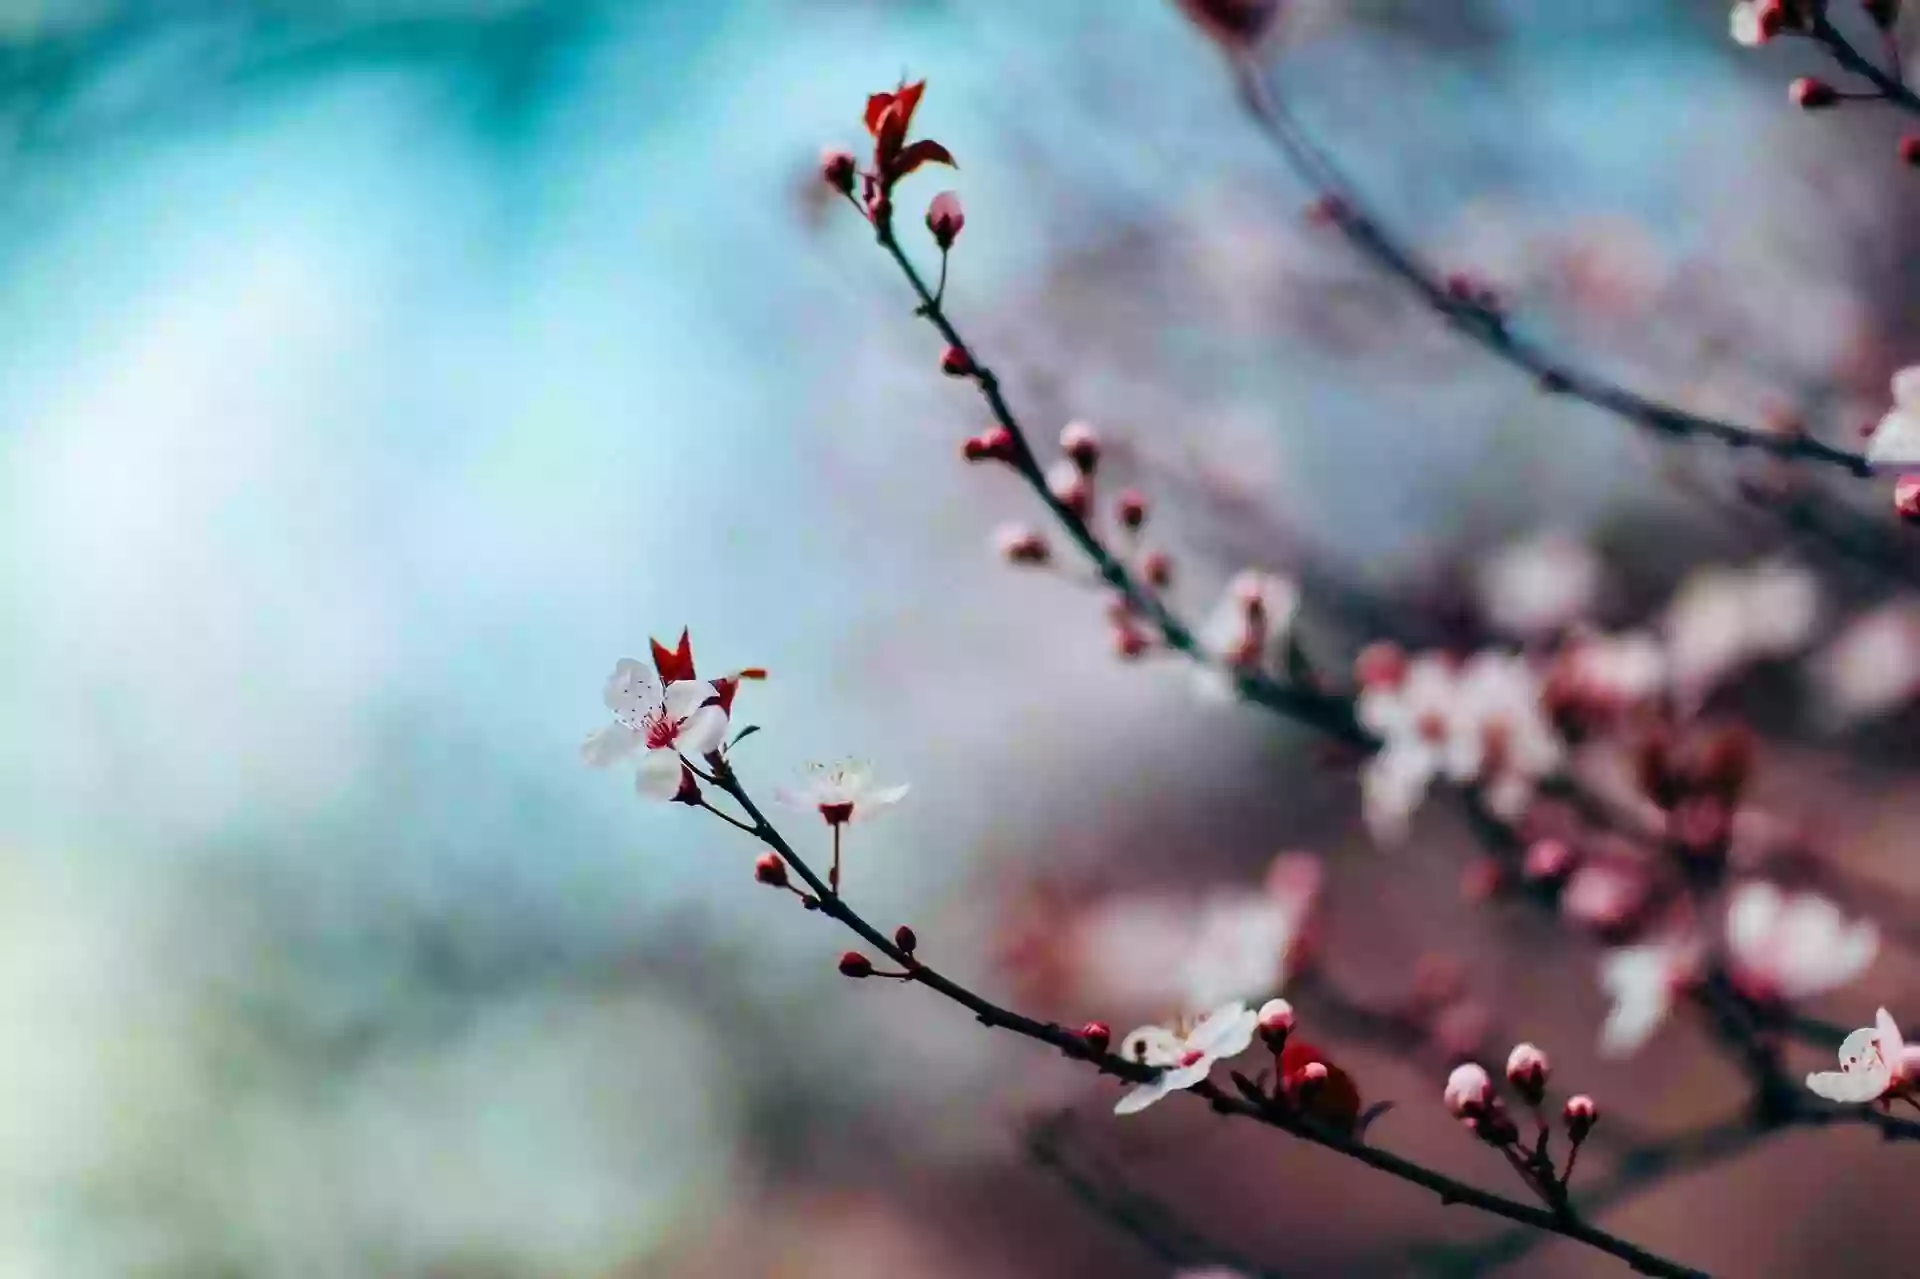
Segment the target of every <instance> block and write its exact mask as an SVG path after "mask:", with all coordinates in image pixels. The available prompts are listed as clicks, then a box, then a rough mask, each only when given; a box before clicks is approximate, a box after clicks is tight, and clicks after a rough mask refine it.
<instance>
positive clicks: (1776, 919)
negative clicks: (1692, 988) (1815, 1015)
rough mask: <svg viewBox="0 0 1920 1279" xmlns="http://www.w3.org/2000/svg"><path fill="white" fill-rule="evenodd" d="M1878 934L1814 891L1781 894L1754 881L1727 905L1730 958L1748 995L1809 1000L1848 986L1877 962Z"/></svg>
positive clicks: (1738, 979)
mask: <svg viewBox="0 0 1920 1279" xmlns="http://www.w3.org/2000/svg"><path fill="white" fill-rule="evenodd" d="M1879 949H1880V933H1879V930H1878V929H1876V928H1875V927H1874V926H1873V924H1872V923H1871V922H1868V921H1865V920H1862V921H1857V922H1856V921H1850V920H1848V919H1847V918H1846V916H1845V915H1843V914H1841V912H1840V908H1839V907H1838V906H1836V905H1834V904H1833V903H1832V902H1830V901H1828V900H1827V899H1826V898H1824V897H1821V896H1818V895H1817V894H1814V893H1795V894H1792V895H1788V894H1786V893H1782V892H1781V891H1780V890H1779V889H1778V888H1775V887H1774V886H1773V885H1772V884H1769V883H1766V882H1765V881H1763V880H1753V881H1749V882H1748V883H1744V884H1742V885H1740V886H1739V887H1738V888H1736V889H1735V890H1734V891H1733V896H1732V898H1731V899H1730V900H1729V902H1728V904H1727V959H1728V963H1729V965H1730V966H1731V968H1732V974H1733V977H1734V980H1736V981H1737V982H1739V983H1740V985H1741V987H1742V988H1743V989H1745V990H1746V991H1747V992H1748V993H1749V994H1750V995H1753V996H1755V997H1758V998H1778V999H1786V1000H1796V999H1806V998H1809V997H1811V996H1814V995H1819V994H1824V993H1825V992H1827V991H1829V990H1833V989H1835V988H1836V987H1839V986H1844V985H1845V984H1847V983H1848V982H1850V981H1852V980H1853V979H1854V978H1856V977H1858V976H1859V975H1860V974H1861V973H1863V972H1865V971H1866V969H1867V966H1868V965H1870V964H1871V963H1873V959H1874V956H1875V955H1876V954H1877V953H1878V952H1879Z"/></svg>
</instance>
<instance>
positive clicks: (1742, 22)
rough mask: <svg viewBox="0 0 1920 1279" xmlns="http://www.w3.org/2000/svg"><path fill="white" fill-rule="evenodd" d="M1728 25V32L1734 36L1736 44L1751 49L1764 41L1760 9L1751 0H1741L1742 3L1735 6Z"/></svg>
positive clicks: (1729, 16)
mask: <svg viewBox="0 0 1920 1279" xmlns="http://www.w3.org/2000/svg"><path fill="white" fill-rule="evenodd" d="M1727 25H1728V34H1730V35H1731V36H1732V37H1733V42H1734V43H1735V44H1738V45H1744V46H1745V47H1747V48H1749V49H1751V48H1753V47H1755V46H1756V45H1759V44H1760V43H1762V39H1763V33H1762V31H1761V28H1760V10H1759V8H1758V7H1757V6H1755V5H1754V4H1752V3H1751V0H1740V3H1738V4H1735V5H1734V6H1733V12H1732V13H1731V14H1729V15H1728V20H1727Z"/></svg>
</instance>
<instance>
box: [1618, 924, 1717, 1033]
mask: <svg viewBox="0 0 1920 1279" xmlns="http://www.w3.org/2000/svg"><path fill="white" fill-rule="evenodd" d="M1699 960H1700V951H1699V947H1698V946H1697V945H1696V944H1695V943H1694V942H1693V941H1692V940H1691V939H1687V938H1666V939H1663V940H1659V941H1652V942H1643V943H1641V944H1639V945H1636V946H1622V947H1619V948H1617V949H1615V950H1610V951H1608V952H1607V953H1606V954H1605V955H1603V956H1601V959H1600V985H1601V986H1602V987H1603V988H1604V989H1605V990H1606V992H1607V995H1608V997H1609V998H1611V999H1612V1000H1613V1008H1612V1010H1611V1011H1610V1012H1608V1014H1607V1020H1606V1023H1605V1024H1604V1025H1603V1026H1601V1028H1600V1054H1601V1055H1602V1056H1603V1057H1626V1056H1630V1055H1631V1054H1633V1053H1635V1052H1637V1051H1639V1049H1640V1047H1641V1045H1643V1044H1645V1043H1646V1042H1647V1040H1648V1039H1650V1038H1652V1037H1653V1032H1654V1031H1656V1030H1658V1029H1659V1028H1660V1023H1661V1022H1663V1021H1665V1020H1666V1019H1667V1014H1668V1013H1669V1012H1671V1011H1672V1009H1673V999H1674V996H1675V995H1677V994H1678V993H1679V992H1680V991H1681V989H1683V988H1684V987H1685V986H1686V984H1687V983H1688V982H1690V981H1692V980H1693V979H1694V977H1695V976H1696V975H1697V974H1698V971H1699Z"/></svg>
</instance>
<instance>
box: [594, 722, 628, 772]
mask: <svg viewBox="0 0 1920 1279" xmlns="http://www.w3.org/2000/svg"><path fill="white" fill-rule="evenodd" d="M642 738H643V734H640V733H636V732H634V731H633V730H632V729H631V728H628V727H627V726H626V725H625V724H618V723H615V724H609V725H607V726H606V727H605V728H603V729H601V730H600V731H599V732H597V733H589V734H588V735H587V740H586V741H584V742H582V743H581V744H580V758H581V759H583V760H585V761H586V762H587V763H588V764H589V765H591V766H592V767H594V768H605V767H606V766H607V765H609V764H615V763H618V762H619V761H621V760H623V759H625V758H626V757H627V756H629V755H631V754H633V752H634V751H635V750H636V749H638V748H639V745H640V742H641V740H642Z"/></svg>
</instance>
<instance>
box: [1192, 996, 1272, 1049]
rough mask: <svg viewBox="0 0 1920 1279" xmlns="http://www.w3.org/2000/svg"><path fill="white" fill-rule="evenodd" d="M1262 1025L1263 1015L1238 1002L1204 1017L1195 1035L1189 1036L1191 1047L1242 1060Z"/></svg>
mask: <svg viewBox="0 0 1920 1279" xmlns="http://www.w3.org/2000/svg"><path fill="white" fill-rule="evenodd" d="M1259 1025H1260V1014H1258V1013H1256V1012H1254V1011H1253V1010H1252V1009H1250V1008H1248V1007H1247V1006H1246V1005H1245V1004H1244V1003H1241V1002H1240V1001H1239V1000H1237V999H1236V1000H1234V1001H1233V1002H1232V1003H1230V1004H1224V1005H1222V1006H1221V1007H1219V1008H1216V1009H1214V1010H1213V1011H1212V1012H1210V1013H1208V1014H1207V1015H1206V1016H1205V1017H1203V1018H1201V1019H1200V1024H1199V1025H1197V1026H1195V1027H1194V1028H1193V1033H1192V1034H1190V1035H1188V1036H1187V1046H1188V1047H1189V1048H1197V1049H1199V1050H1200V1051H1201V1052H1203V1053H1205V1054H1206V1055H1207V1056H1208V1057H1210V1058H1215V1059H1218V1060H1221V1061H1225V1060H1227V1059H1228V1058H1232V1057H1238V1056H1239V1055H1240V1054H1241V1053H1243V1052H1245V1051H1246V1050H1247V1049H1248V1047H1250V1046H1251V1045H1252V1043H1253V1033H1254V1031H1255V1030H1256V1029H1258V1028H1259Z"/></svg>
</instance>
